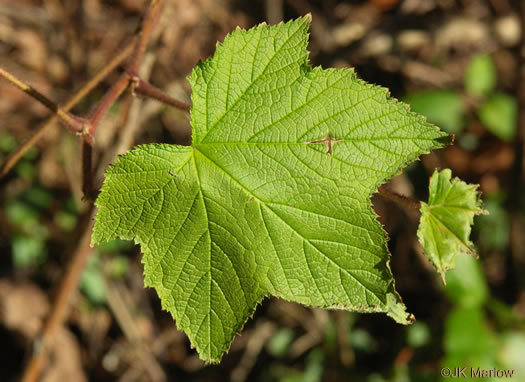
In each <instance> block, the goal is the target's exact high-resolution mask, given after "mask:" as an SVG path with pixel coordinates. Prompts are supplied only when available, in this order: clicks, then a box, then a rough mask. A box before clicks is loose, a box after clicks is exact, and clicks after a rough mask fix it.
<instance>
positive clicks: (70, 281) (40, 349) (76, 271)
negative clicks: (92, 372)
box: [21, 208, 93, 382]
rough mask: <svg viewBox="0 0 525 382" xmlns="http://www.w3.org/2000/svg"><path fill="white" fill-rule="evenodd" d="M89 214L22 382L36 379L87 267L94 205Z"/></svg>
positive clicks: (83, 223)
mask: <svg viewBox="0 0 525 382" xmlns="http://www.w3.org/2000/svg"><path fill="white" fill-rule="evenodd" d="M85 217H86V218H87V220H88V222H87V227H85V226H86V219H82V221H81V222H80V223H79V226H80V228H81V229H83V232H84V233H83V235H82V238H81V240H80V243H79V245H78V247H77V248H76V250H75V252H74V254H73V258H72V260H71V263H70V264H69V267H68V269H67V271H66V274H65V276H64V279H63V280H62V283H61V284H60V287H59V290H58V294H57V298H56V300H55V303H54V304H53V310H52V311H51V313H50V315H49V317H48V318H47V320H46V322H45V324H44V328H43V330H42V335H41V336H40V338H39V339H38V340H37V341H35V348H34V353H33V355H32V357H31V359H30V360H29V363H28V364H27V366H26V368H25V370H24V374H23V376H22V379H21V381H22V382H36V381H37V380H38V377H39V375H40V373H41V371H42V368H43V366H44V364H45V361H46V359H47V356H48V355H49V351H50V349H51V348H52V346H51V345H52V343H53V340H54V338H55V334H56V331H57V330H58V329H59V328H60V326H61V325H62V324H63V322H64V320H65V318H66V316H67V312H68V308H69V303H70V300H71V297H72V296H73V293H74V292H75V291H76V290H77V284H78V280H79V279H80V275H81V274H82V271H83V269H84V266H85V264H86V262H87V259H88V257H89V255H90V254H91V251H92V249H91V247H90V241H91V230H92V227H93V209H92V208H91V209H90V211H89V213H88V214H87V215H85Z"/></svg>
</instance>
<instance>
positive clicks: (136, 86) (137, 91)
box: [131, 77, 191, 111]
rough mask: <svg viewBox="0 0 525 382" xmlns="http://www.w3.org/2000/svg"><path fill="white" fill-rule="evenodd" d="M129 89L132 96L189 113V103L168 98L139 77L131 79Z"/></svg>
mask: <svg viewBox="0 0 525 382" xmlns="http://www.w3.org/2000/svg"><path fill="white" fill-rule="evenodd" d="M131 89H132V91H133V95H139V96H142V97H147V98H152V99H155V100H157V101H160V102H162V103H164V104H166V105H169V106H173V107H175V108H177V109H180V110H183V111H190V109H191V105H190V104H189V103H186V102H183V101H180V100H178V99H175V98H173V97H170V96H169V95H167V94H166V93H164V92H163V91H162V90H160V89H158V88H156V87H155V86H153V85H151V84H150V83H148V82H146V81H144V80H142V79H141V78H139V77H133V81H132V85H131Z"/></svg>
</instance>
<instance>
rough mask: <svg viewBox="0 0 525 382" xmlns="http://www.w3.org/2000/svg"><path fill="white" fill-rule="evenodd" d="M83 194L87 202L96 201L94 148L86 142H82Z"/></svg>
mask: <svg viewBox="0 0 525 382" xmlns="http://www.w3.org/2000/svg"><path fill="white" fill-rule="evenodd" d="M82 192H83V194H84V197H85V198H86V200H90V201H93V200H95V194H96V192H95V190H94V187H93V148H92V146H91V145H90V144H89V143H88V142H86V141H83V142H82Z"/></svg>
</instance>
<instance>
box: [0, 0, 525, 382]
mask: <svg viewBox="0 0 525 382" xmlns="http://www.w3.org/2000/svg"><path fill="white" fill-rule="evenodd" d="M145 6H146V2H144V1H139V0H137V1H135V0H121V1H115V2H103V1H98V0H86V1H83V2H79V1H68V2H60V1H45V2H40V1H30V0H24V1H17V2H12V1H8V0H4V1H0V57H2V65H5V66H6V67H7V68H8V69H9V70H11V71H12V72H14V73H16V74H18V75H19V76H20V77H22V78H24V79H25V80H27V81H28V82H29V83H31V84H33V85H35V86H37V87H38V88H39V89H40V90H41V91H43V92H44V93H45V94H47V95H49V96H51V98H53V99H55V100H57V102H62V101H64V100H65V99H66V98H67V96H68V95H70V94H71V93H72V91H73V90H74V89H76V88H78V87H79V86H80V85H81V84H82V83H84V82H85V81H86V80H87V79H88V78H89V77H90V76H91V75H93V74H94V73H95V72H96V71H97V70H98V69H99V68H100V67H102V66H103V64H104V63H105V62H107V61H108V60H109V57H110V56H111V55H112V54H113V53H114V52H116V51H117V50H118V48H119V47H121V46H122V43H123V41H125V39H126V37H128V36H131V35H132V34H133V32H134V31H135V28H136V26H137V25H138V24H139V22H140V17H141V15H142V13H143V11H144V9H145ZM517 6H518V2H517V1H515V2H512V1H506V0H503V1H501V0H499V1H496V0H494V1H488V0H487V1H474V0H471V1H468V0H463V1H459V0H458V1H449V0H441V1H437V0H436V1H433V0H429V1H425V2H421V1H411V0H404V1H395V0H389V1H387V0H383V1H379V0H375V1H335V0H334V1H323V2H321V1H311V2H309V1H302V0H288V1H285V0H282V1H278V0H275V1H272V0H268V1H263V0H259V1H253V2H241V1H211V0H200V1H190V0H177V1H175V0H174V1H169V2H168V4H167V7H166V9H165V14H164V17H163V21H162V22H161V25H160V26H159V28H158V30H157V34H156V35H155V37H154V41H153V43H152V48H151V49H150V52H151V54H150V55H149V56H148V57H147V58H146V60H145V61H144V70H145V75H146V76H149V77H150V81H151V82H152V83H153V84H156V85H158V86H160V87H162V88H164V89H166V90H167V91H168V92H169V93H170V94H172V95H174V96H176V97H180V98H181V99H185V100H189V95H190V90H189V85H188V83H187V82H186V80H185V77H186V76H187V75H189V73H190V71H191V68H192V67H193V66H194V65H195V63H196V62H197V61H198V60H199V59H205V58H207V57H208V56H209V55H211V54H213V52H214V49H215V43H216V41H217V40H221V41H222V40H223V38H224V36H225V34H226V33H228V32H230V31H231V30H232V29H234V28H235V27H236V26H237V25H240V26H241V27H245V28H248V27H250V26H252V25H254V24H257V23H260V22H262V21H267V22H270V23H275V22H278V21H280V20H281V19H283V18H284V19H285V20H288V19H290V18H295V17H298V16H300V15H303V14H305V13H307V12H311V13H312V15H313V25H312V30H311V42H310V46H309V49H310V51H311V53H310V58H311V61H312V64H313V65H315V66H316V65H322V66H323V67H325V68H327V67H346V66H353V67H355V68H356V71H357V73H358V75H359V76H360V77H361V78H363V79H365V80H367V81H370V82H372V83H376V84H379V85H382V86H386V87H388V88H390V90H391V93H392V95H393V96H394V97H396V98H401V99H402V98H404V97H409V98H410V99H411V100H413V99H415V100H417V101H418V102H419V104H422V105H423V106H421V105H416V106H417V108H418V109H419V110H421V112H424V113H426V114H427V115H429V117H430V116H431V115H432V114H433V115H434V116H437V117H434V122H436V123H438V124H440V125H441V126H443V127H445V128H447V129H448V130H449V131H453V132H456V144H455V145H454V146H451V147H448V148H447V149H444V150H440V151H438V152H435V153H433V154H431V155H427V156H424V157H422V160H421V162H418V163H417V164H416V165H413V166H411V167H410V168H409V169H407V170H406V172H405V173H404V174H402V175H400V176H398V177H396V178H395V179H394V180H392V182H391V183H390V185H389V187H391V188H392V189H394V190H396V191H398V192H400V193H404V194H408V195H413V196H415V197H418V198H426V188H427V184H428V178H429V176H430V175H431V174H432V172H433V169H434V168H435V167H441V168H445V167H450V168H451V169H452V171H453V174H454V175H455V176H460V177H461V178H462V179H463V180H465V181H467V182H472V183H480V185H481V187H480V188H481V191H482V192H483V197H484V199H485V203H486V208H487V209H488V210H489V211H490V213H491V214H490V215H489V216H487V217H479V218H476V221H475V222H476V226H475V228H474V233H473V241H474V244H475V245H476V246H477V248H478V250H479V254H480V258H481V259H480V261H479V262H474V261H471V259H470V258H468V257H467V256H464V255H462V256H461V257H460V258H459V259H458V268H459V269H458V270H457V271H454V272H450V273H451V274H450V275H447V287H446V288H443V287H442V286H441V285H440V280H439V276H438V275H437V274H436V273H435V272H434V271H433V270H432V268H431V266H430V264H429V262H428V261H427V260H426V259H424V258H423V257H422V255H421V250H420V247H419V246H418V244H417V243H416V242H417V238H416V235H415V233H416V228H417V214H414V215H413V214H411V213H410V211H406V210H403V209H400V208H399V207H397V206H395V205H393V204H391V203H390V202H387V201H385V200H383V199H380V198H378V197H374V199H373V202H374V206H375V209H376V211H377V212H378V213H379V215H380V216H381V217H382V221H381V222H382V223H383V224H384V225H385V229H386V230H387V232H388V233H389V235H390V239H391V241H390V249H391V252H392V254H393V256H392V269H393V273H394V277H395V279H396V287H397V289H398V291H399V293H400V294H401V296H402V297H403V299H404V302H405V303H406V305H407V308H408V310H409V311H410V312H412V313H414V314H415V315H416V318H417V319H418V320H419V321H418V323H417V324H416V325H414V326H412V327H402V326H399V325H396V324H395V323H394V322H393V321H392V320H391V319H389V318H388V317H386V316H384V315H357V314H349V313H344V312H328V311H323V310H315V309H306V308H303V307H301V306H299V305H297V304H292V303H287V302H284V301H282V300H277V299H270V300H265V301H264V302H263V304H262V305H261V306H259V308H258V309H257V311H256V313H255V315H254V318H253V320H250V321H249V322H248V324H247V326H246V327H245V330H244V331H243V333H242V335H241V336H239V337H237V338H236V340H235V341H234V343H233V346H232V348H231V350H230V353H229V354H228V355H227V356H225V357H224V358H223V361H222V363H221V364H220V365H213V366H209V365H204V364H203V363H202V362H201V361H200V360H199V359H198V356H197V355H196V353H195V352H194V351H193V350H190V349H189V343H188V340H187V339H186V337H185V336H184V335H183V334H182V333H180V332H178V331H176V329H175V325H174V324H173V322H172V320H171V318H170V316H169V315H168V314H167V313H166V312H163V311H161V309H160V302H159V300H158V298H157V296H156V294H155V293H154V291H153V290H151V289H144V288H143V286H142V285H143V281H142V266H141V265H140V261H139V260H140V253H139V252H138V249H137V248H135V247H132V246H130V245H129V244H126V243H114V244H112V245H109V246H106V247H104V248H101V249H100V250H97V254H96V255H95V256H92V258H91V261H90V263H89V264H88V266H87V268H86V271H85V273H84V277H83V278H82V281H81V290H80V291H79V293H77V294H76V296H75V299H74V302H73V307H72V310H71V313H70V315H69V318H68V320H67V321H66V326H65V327H64V328H63V329H61V330H60V331H59V334H58V336H57V343H58V344H57V348H56V351H55V352H54V356H53V357H52V358H51V364H50V366H49V367H48V368H47V369H46V373H45V375H44V377H43V380H45V381H54V380H57V381H59V380H78V381H81V380H97V381H105V380H107V381H112V380H123V381H134V380H136V381H139V380H140V381H150V380H152V381H162V380H178V379H181V380H217V381H221V380H233V381H244V380H250V381H252V380H254V381H281V380H282V381H292V380H309V381H318V380H319V381H320V380H326V381H338V380H341V381H343V380H349V379H352V380H362V381H400V380H413V381H419V380H421V381H434V380H439V379H440V377H439V368H440V366H443V365H452V366H464V365H468V363H469V362H470V363H477V364H479V366H482V367H486V368H490V367H494V366H498V367H511V368H512V367H514V368H516V367H518V365H519V364H518V363H515V364H513V360H514V362H515V360H520V359H521V358H522V355H523V354H524V353H525V344H524V343H525V339H524V338H523V334H521V333H523V329H524V326H525V324H524V314H525V293H524V292H523V291H524V281H523V280H525V251H524V248H525V245H524V240H523V235H522V232H523V231H524V229H523V223H522V212H523V211H522V208H520V203H521V202H520V199H522V196H521V195H522V194H523V193H522V192H520V191H522V190H521V189H520V188H519V184H520V179H521V178H522V176H523V173H522V167H521V164H520V163H521V161H519V160H517V159H516V158H519V155H521V151H520V150H522V142H521V141H519V139H517V138H516V136H515V132H514V131H513V130H512V129H511V128H510V129H509V127H508V125H509V124H507V125H504V126H503V127H502V126H501V124H500V126H499V127H498V124H497V123H493V122H492V121H494V119H495V120H496V121H500V120H505V119H508V120H510V121H511V123H512V122H514V120H515V118H516V116H515V114H513V112H512V110H513V106H512V101H511V102H510V103H508V102H507V103H506V104H505V106H504V107H503V110H510V111H509V112H501V111H500V110H501V109H497V105H498V104H501V99H503V98H509V97H510V98H511V99H512V100H513V101H514V102H516V99H515V98H514V95H515V94H516V93H517V88H516V87H517V86H518V84H519V81H518V77H517V67H518V65H519V57H518V47H519V44H520V19H519V12H518V9H517ZM479 53H488V54H489V55H490V61H491V62H492V64H493V69H490V68H489V69H483V68H482V69H478V70H479V71H478V72H477V73H475V75H473V77H474V78H478V79H479V81H478V82H487V83H489V85H486V84H485V85H481V90H479V89H477V90H476V88H475V86H474V90H473V85H471V84H465V73H466V72H467V69H468V68H469V65H470V67H472V64H471V63H472V59H473V57H474V56H475V55H476V54H479ZM477 66H478V67H479V66H481V67H483V65H477ZM489 67H490V65H489ZM471 70H474V69H471ZM491 70H492V72H491ZM487 73H488V74H487ZM490 73H492V74H490ZM116 75H117V74H115V75H114V76H112V77H110V78H109V79H108V80H107V81H106V82H104V83H103V85H102V86H100V87H99V88H98V89H97V90H96V91H95V92H93V94H92V95H91V96H89V97H88V99H87V100H86V101H84V102H83V103H82V104H81V105H79V107H77V109H76V111H77V112H79V113H82V112H86V111H87V110H88V109H89V107H90V105H92V104H93V102H95V101H96V100H97V99H99V98H100V96H101V95H102V94H103V91H104V90H105V89H107V87H108V86H109V84H110V83H111V82H112V81H114V80H115V79H116ZM491 76H492V78H493V79H492V80H490V78H491ZM494 77H495V80H494ZM491 81H492V82H493V85H490V82H491ZM474 82H475V81H474ZM436 89H439V91H436ZM486 89H488V90H486ZM421 91H425V93H421ZM0 94H1V97H0V115H1V118H0V121H1V125H0V160H3V158H5V155H6V154H7V153H8V152H9V151H11V150H13V148H14V147H16V144H17V142H20V141H21V140H23V139H24V138H25V137H27V136H28V135H29V134H30V132H31V131H32V130H34V129H35V128H36V127H37V126H38V125H39V124H40V123H42V122H43V121H44V120H45V119H46V117H47V116H48V113H47V111H46V110H44V109H43V107H41V106H40V105H37V104H36V103H35V102H34V101H33V100H31V99H29V98H28V97H27V96H26V95H25V94H23V93H21V92H19V91H18V90H17V89H15V88H13V87H12V86H10V85H9V84H7V83H5V82H4V81H1V82H0ZM480 94H481V95H480ZM494 99H495V100H496V101H494ZM489 100H490V101H491V102H488V101H489ZM486 104H488V105H489V106H486ZM429 105H430V106H429ZM494 105H496V106H494ZM491 107H492V108H493V109H494V108H496V111H497V112H496V113H495V115H496V118H494V116H492V119H491V118H490V117H489V118H486V117H483V116H484V115H486V114H487V113H489V112H490V110H491V109H490V108H491ZM487 110H488V111H487ZM489 114H490V113H489ZM493 114H494V113H493ZM440 116H449V118H448V120H445V121H444V122H443V121H442V120H440V119H439V117H440ZM436 118H437V119H436ZM431 120H432V119H431ZM509 130H510V133H509V132H508V131H509ZM99 132H100V133H101V134H100V136H99V137H97V139H98V142H97V143H98V145H99V146H98V147H99V149H100V151H99V152H98V160H99V161H101V163H110V162H112V161H113V158H114V155H115V153H119V152H123V151H125V150H126V149H127V148H128V147H130V146H131V145H135V144H139V143H149V142H167V143H179V144H185V143H186V144H187V143H189V138H190V130H189V123H188V120H187V117H186V116H185V115H184V114H183V113H180V112H178V111H176V110H170V109H168V108H166V107H164V106H162V105H159V104H158V103H156V102H154V101H144V100H133V101H132V102H130V100H129V98H127V97H124V98H123V99H122V101H121V102H120V103H119V104H118V105H117V106H116V107H114V108H113V109H112V111H111V113H110V115H109V116H108V117H107V118H106V119H105V120H104V122H103V125H102V126H101V127H100V129H99ZM509 136H510V138H509ZM79 167H80V159H79V157H78V148H77V143H76V140H75V139H74V138H73V137H71V136H69V135H68V134H67V133H65V132H63V130H62V129H61V128H59V127H56V128H54V129H53V130H52V131H51V132H50V133H49V134H48V135H46V137H45V138H44V139H43V140H42V141H41V142H40V143H39V145H38V146H37V147H36V148H35V150H32V152H31V153H29V154H28V155H27V156H26V158H24V160H23V161H22V162H21V163H20V164H19V165H18V166H17V167H16V169H15V170H14V171H13V172H12V173H11V174H10V175H9V176H8V177H7V178H6V179H3V180H2V181H1V183H0V198H1V200H0V202H1V203H2V204H1V206H2V207H1V209H0V253H1V254H2V256H1V257H0V272H1V273H0V321H1V322H0V332H1V333H2V338H3V341H2V345H0V350H1V351H0V357H1V358H0V359H1V361H0V362H1V364H2V371H3V379H5V380H14V379H16V376H18V375H20V373H21V371H22V370H23V367H24V360H25V359H26V358H27V357H28V354H30V350H31V343H32V340H33V339H34V336H35V335H36V333H37V332H38V330H39V329H40V327H41V325H42V320H43V319H44V318H45V316H46V314H47V313H48V312H49V310H50V308H51V306H52V304H53V298H54V294H53V293H54V291H55V290H56V285H57V284H58V282H59V281H60V279H61V277H62V275H63V272H64V270H65V264H67V262H68V260H69V258H70V256H71V254H72V251H73V249H74V247H75V244H76V242H77V241H78V239H79V237H80V235H81V233H82V232H80V231H79V229H78V228H76V227H78V226H79V224H78V221H79V220H81V219H82V218H83V215H82V211H83V210H84V209H85V206H84V204H83V202H82V201H81V199H80V171H79ZM101 167H102V168H104V167H105V166H104V165H102V166H101ZM99 176H101V174H99ZM511 223H512V224H511ZM521 367H523V366H521ZM517 372H519V371H518V370H517ZM521 373H522V374H521V376H522V377H524V378H525V372H524V371H523V370H521ZM518 380H519V379H518Z"/></svg>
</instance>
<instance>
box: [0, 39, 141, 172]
mask: <svg viewBox="0 0 525 382" xmlns="http://www.w3.org/2000/svg"><path fill="white" fill-rule="evenodd" d="M135 45H136V38H134V39H133V40H132V41H130V42H129V43H128V44H127V45H126V47H125V48H124V49H123V50H122V51H121V52H119V54H118V55H116V56H115V57H114V58H113V59H112V60H111V61H110V62H109V63H108V64H107V65H106V66H104V67H103V68H102V69H101V70H100V71H99V72H98V73H97V74H96V75H95V76H94V77H93V78H92V79H91V80H90V81H88V82H87V83H86V84H85V85H84V86H82V88H80V89H79V90H78V91H77V92H76V93H75V94H74V95H73V97H71V98H70V99H69V100H68V101H67V102H66V103H65V104H64V106H63V110H65V111H69V110H71V109H72V108H73V107H74V106H75V105H76V104H77V103H78V102H80V101H81V100H82V98H84V97H85V96H86V95H87V94H88V93H89V92H90V91H91V90H93V88H95V87H96V86H97V85H98V84H99V83H100V82H102V81H103V80H104V78H106V77H107V76H108V75H109V73H111V72H112V71H113V70H114V69H115V68H116V67H117V66H119V65H120V64H121V63H122V62H123V61H124V60H126V59H127V58H128V57H129V56H130V55H131V53H132V52H133V50H134V48H135ZM57 120H58V117H57V116H56V115H55V116H53V117H51V118H49V119H48V120H47V122H46V123H44V124H43V125H42V126H41V127H39V128H38V130H36V131H35V133H34V134H33V135H32V136H31V137H30V138H29V139H28V140H27V141H25V142H24V143H22V144H21V145H20V146H18V147H17V148H16V150H15V151H13V152H12V153H10V154H9V156H8V157H7V159H6V160H5V161H4V163H2V166H1V167H0V179H1V178H3V177H4V176H5V175H7V174H8V173H9V171H11V169H12V168H13V167H14V166H15V165H16V164H17V162H18V161H19V160H20V158H22V157H23V156H24V154H25V153H26V152H27V151H28V150H29V149H30V148H31V147H33V146H34V145H35V144H36V143H37V142H38V141H39V140H40V138H42V137H43V136H44V134H45V133H46V132H47V131H48V130H49V129H50V128H51V126H53V125H54V124H55V123H56V122H57Z"/></svg>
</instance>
